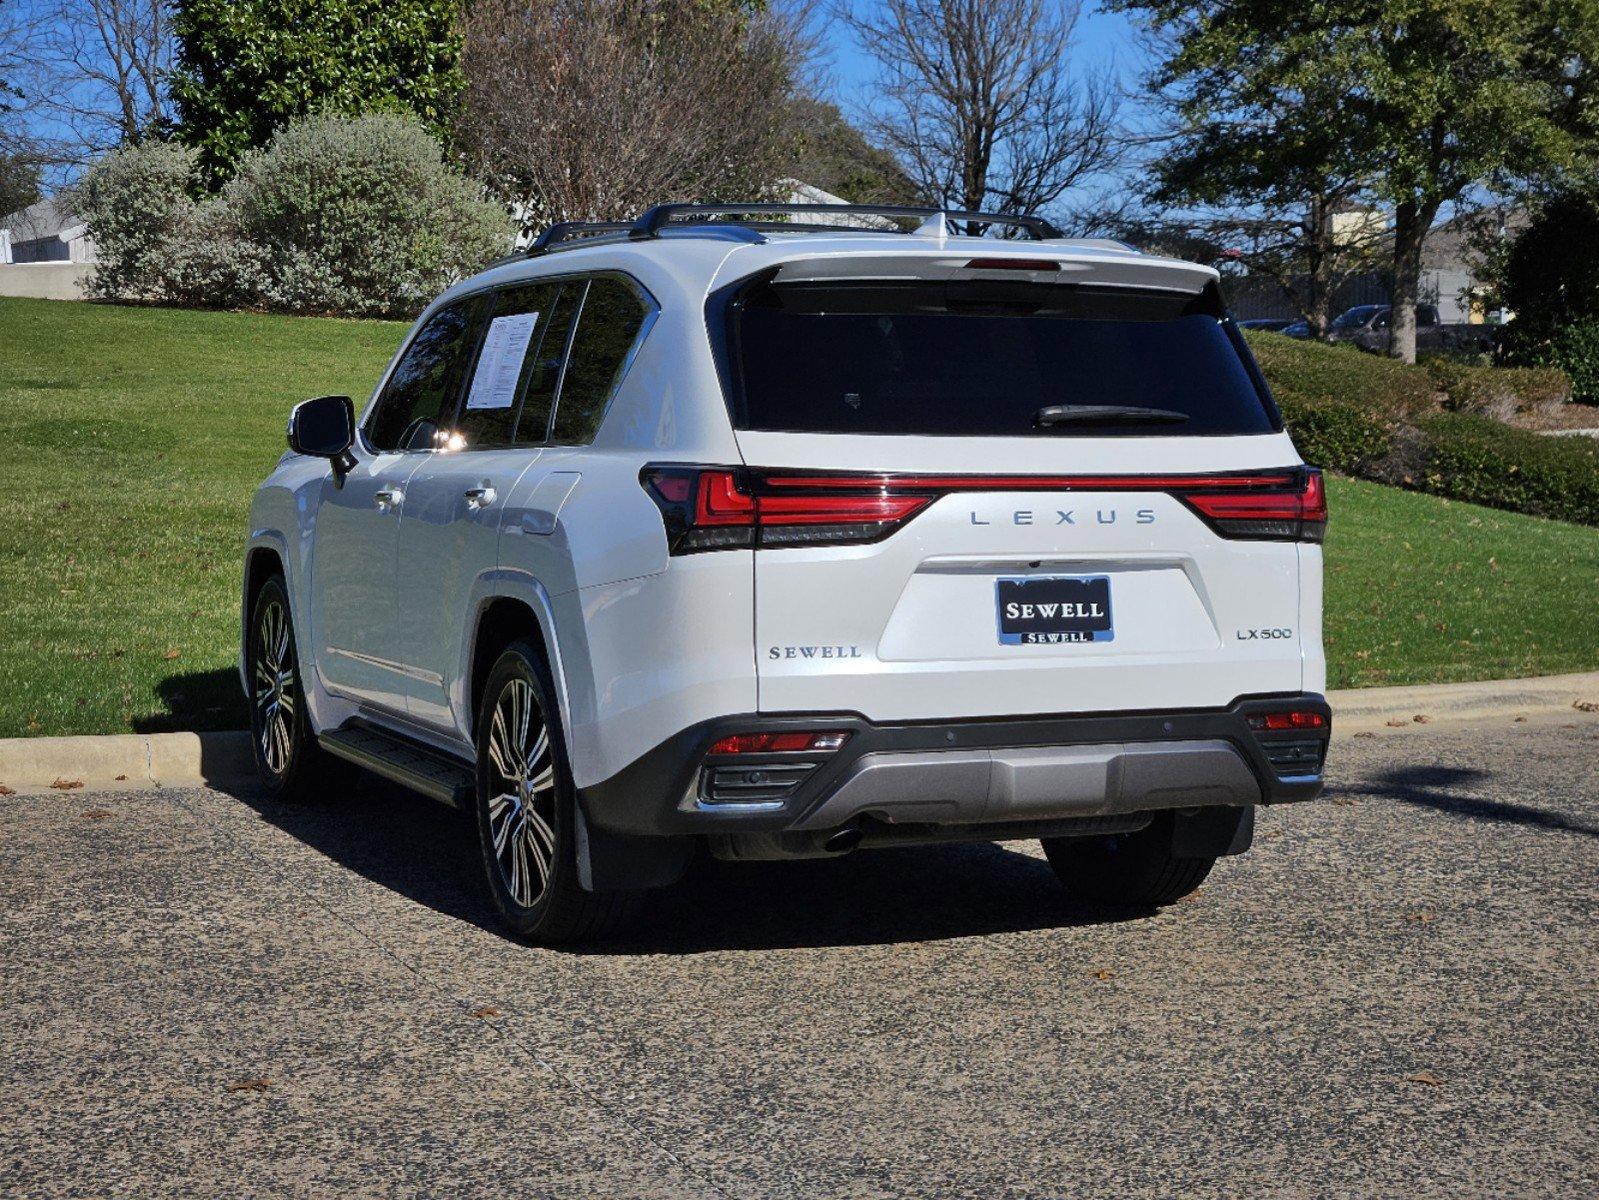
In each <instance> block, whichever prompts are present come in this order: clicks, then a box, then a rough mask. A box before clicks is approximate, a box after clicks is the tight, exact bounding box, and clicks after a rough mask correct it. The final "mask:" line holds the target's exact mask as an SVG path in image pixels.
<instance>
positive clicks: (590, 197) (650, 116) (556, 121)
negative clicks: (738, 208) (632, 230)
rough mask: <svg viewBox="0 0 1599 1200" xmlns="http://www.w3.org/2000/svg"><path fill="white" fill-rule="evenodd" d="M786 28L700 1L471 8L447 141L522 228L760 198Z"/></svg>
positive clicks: (793, 36) (781, 85)
mask: <svg viewBox="0 0 1599 1200" xmlns="http://www.w3.org/2000/svg"><path fill="white" fill-rule="evenodd" d="M805 53H806V47H805V42H804V40H803V38H802V37H801V36H800V22H799V21H798V20H797V19H793V18H791V17H790V16H788V15H785V12H784V11H781V10H778V9H776V8H767V9H764V10H761V11H757V12H754V13H750V12H746V11H744V10H743V9H742V8H741V7H740V6H738V5H735V4H731V3H706V2H704V0H532V2H531V3H529V0H477V2H476V3H475V4H473V5H472V6H471V7H470V8H469V9H468V11H467V15H466V48H465V51H464V53H463V56H462V65H463V67H464V69H465V71H466V76H467V92H466V102H465V111H464V114H463V117H462V122H461V128H460V135H461V141H462V145H463V148H464V149H465V151H466V153H467V155H468V157H469V158H470V159H471V160H472V162H473V165H474V167H475V168H476V169H477V171H478V173H479V174H480V176H481V177H483V178H485V179H487V180H489V181H490V183H491V186H492V187H494V189H495V190H496V191H498V192H499V193H500V194H501V195H502V196H503V197H504V198H505V199H506V200H508V201H511V202H513V203H514V204H516V205H518V206H519V208H520V211H521V212H522V214H523V221H524V224H525V225H526V226H528V227H532V226H534V225H537V224H541V223H543V222H546V221H551V220H570V219H601V220H604V219H618V218H621V217H625V216H629V215H633V214H635V213H637V212H638V211H639V210H640V209H641V208H643V207H646V206H648V205H649V204H652V203H655V202H657V201H660V200H663V199H703V200H717V199H748V198H751V197H755V198H759V197H760V196H761V195H763V194H765V193H766V192H768V191H769V190H770V189H771V187H772V185H773V183H774V182H775V181H776V179H777V177H778V175H779V173H780V170H781V167H782V166H783V163H784V161H785V154H784V145H783V135H784V131H785V130H786V129H787V127H788V126H787V123H786V121H785V117H784V107H785V106H786V105H787V104H788V103H789V101H790V100H791V99H792V98H793V95H794V86H795V80H796V78H797V75H798V71H799V68H800V65H801V63H802V61H803V59H804V56H805Z"/></svg>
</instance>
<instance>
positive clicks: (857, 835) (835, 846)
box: [822, 825, 866, 854]
mask: <svg viewBox="0 0 1599 1200" xmlns="http://www.w3.org/2000/svg"><path fill="white" fill-rule="evenodd" d="M865 836H866V831H865V830H863V829H862V828H861V827H860V826H859V825H846V826H845V827H844V828H843V829H840V830H839V831H838V832H837V833H835V834H833V835H832V836H831V837H829V838H828V839H827V840H826V841H825V842H823V843H822V849H823V850H826V851H827V852H828V853H829V854H848V853H849V852H850V851H851V850H853V849H855V847H856V846H859V845H860V844H861V839H862V838H863V837H865Z"/></svg>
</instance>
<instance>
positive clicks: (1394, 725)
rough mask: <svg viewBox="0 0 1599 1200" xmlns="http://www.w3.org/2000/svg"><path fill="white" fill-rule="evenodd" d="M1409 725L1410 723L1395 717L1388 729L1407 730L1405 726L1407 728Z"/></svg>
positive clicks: (1389, 723)
mask: <svg viewBox="0 0 1599 1200" xmlns="http://www.w3.org/2000/svg"><path fill="white" fill-rule="evenodd" d="M1409 724H1410V722H1409V721H1401V720H1400V719H1399V718H1398V717H1395V718H1394V719H1393V720H1392V721H1389V722H1388V728H1389V729H1403V728H1405V726H1407V725H1409Z"/></svg>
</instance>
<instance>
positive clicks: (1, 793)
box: [0, 783, 17, 796]
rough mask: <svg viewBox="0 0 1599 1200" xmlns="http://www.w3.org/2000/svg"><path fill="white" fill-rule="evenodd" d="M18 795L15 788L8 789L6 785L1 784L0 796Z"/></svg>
mask: <svg viewBox="0 0 1599 1200" xmlns="http://www.w3.org/2000/svg"><path fill="white" fill-rule="evenodd" d="M16 794H17V790H16V789H15V788H8V787H7V786H6V785H5V784H3V783H0V796H15V795H16Z"/></svg>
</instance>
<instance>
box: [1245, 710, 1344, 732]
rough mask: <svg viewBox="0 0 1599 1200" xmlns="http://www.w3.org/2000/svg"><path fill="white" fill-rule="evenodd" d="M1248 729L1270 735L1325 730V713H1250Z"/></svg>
mask: <svg viewBox="0 0 1599 1200" xmlns="http://www.w3.org/2000/svg"><path fill="white" fill-rule="evenodd" d="M1246 719H1247V720H1248V722H1249V727H1250V728H1251V729H1256V730H1266V731H1269V732H1272V733H1277V732H1281V731H1282V730H1287V729H1325V728H1327V716H1326V714H1325V713H1319V712H1309V711H1302V710H1297V709H1296V710H1293V711H1290V712H1268V713H1250V714H1249V716H1248V718H1246Z"/></svg>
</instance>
